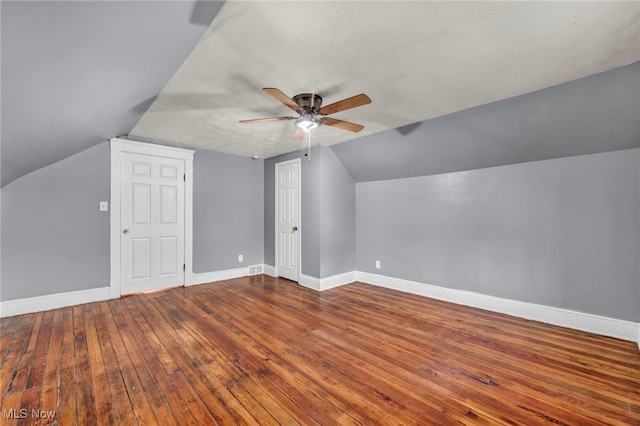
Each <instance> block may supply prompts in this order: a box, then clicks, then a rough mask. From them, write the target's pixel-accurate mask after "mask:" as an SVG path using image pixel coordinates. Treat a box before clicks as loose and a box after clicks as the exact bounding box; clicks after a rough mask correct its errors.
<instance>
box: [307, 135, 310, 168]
mask: <svg viewBox="0 0 640 426" xmlns="http://www.w3.org/2000/svg"><path fill="white" fill-rule="evenodd" d="M307 141H308V143H309V147H308V148H307V158H308V159H309V160H308V161H309V162H311V132H310V131H307Z"/></svg>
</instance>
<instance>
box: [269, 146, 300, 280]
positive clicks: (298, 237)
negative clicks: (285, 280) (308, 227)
mask: <svg viewBox="0 0 640 426" xmlns="http://www.w3.org/2000/svg"><path fill="white" fill-rule="evenodd" d="M295 163H298V187H297V190H298V194H297V197H296V198H297V206H296V209H297V214H298V228H299V229H298V231H297V232H296V238H297V246H298V252H297V262H296V263H297V271H296V272H297V280H296V281H297V282H300V277H301V275H302V231H303V229H302V166H301V162H300V159H299V158H295V159H293V160H288V161H282V162H280V163H276V164H275V166H274V168H275V230H274V246H275V247H274V250H275V252H274V262H273V263H275V268H274V275H275V276H276V277H277V276H279V273H278V253H279V250H280V244H279V240H280V239H279V238H278V217H279V212H280V203H279V201H280V200H279V198H280V197H279V194H278V168H279V167H281V166H287V165H290V164H295Z"/></svg>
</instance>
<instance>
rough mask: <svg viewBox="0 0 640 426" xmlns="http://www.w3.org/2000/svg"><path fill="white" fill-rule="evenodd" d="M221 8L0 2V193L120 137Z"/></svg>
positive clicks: (189, 3)
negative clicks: (26, 177)
mask: <svg viewBox="0 0 640 426" xmlns="http://www.w3.org/2000/svg"><path fill="white" fill-rule="evenodd" d="M221 5H222V2H209V1H203V2H197V1H158V2H151V1H118V2H112V1H96V2H88V1H68V2H60V1H41V2H37V1H15V2H13V1H4V0H3V1H2V2H1V3H0V13H1V15H2V16H1V20H2V46H1V50H2V130H1V138H2V153H1V154H2V186H5V185H6V184H8V183H10V182H11V181H13V180H15V179H17V178H19V177H21V176H23V175H25V174H27V173H30V172H32V171H34V170H37V169H39V168H41V167H44V166H47V165H49V164H52V163H54V162H56V161H59V160H61V159H63V158H66V157H68V156H70V155H72V154H75V153H77V152H79V151H82V150H84V149H87V148H89V147H91V146H94V145H97V144H99V143H101V142H104V141H105V140H106V139H109V138H112V137H114V136H118V135H123V134H127V133H129V131H130V130H131V129H132V128H133V126H134V125H135V124H136V122H137V121H138V120H139V119H140V117H141V116H142V114H143V113H144V112H145V111H146V109H147V107H148V106H149V105H150V104H151V101H152V100H153V99H154V98H155V96H156V95H157V94H158V93H159V92H160V90H161V89H162V88H163V87H164V85H165V84H166V83H167V81H169V79H170V78H171V76H172V75H173V74H174V73H175V71H176V69H178V67H179V66H180V65H181V64H182V62H183V61H184V59H185V58H186V57H187V56H188V54H189V53H190V52H191V50H192V49H193V46H194V45H195V44H196V42H197V41H198V39H199V38H200V37H201V36H202V34H203V33H204V31H205V30H206V28H207V26H208V25H209V24H210V23H211V20H212V19H213V17H214V16H215V14H216V13H217V12H218V10H219V9H220V7H221Z"/></svg>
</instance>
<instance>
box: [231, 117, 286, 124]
mask: <svg viewBox="0 0 640 426" xmlns="http://www.w3.org/2000/svg"><path fill="white" fill-rule="evenodd" d="M293 119H294V117H267V118H254V119H253V120H240V123H242V124H247V123H266V122H267V121H281V120H293Z"/></svg>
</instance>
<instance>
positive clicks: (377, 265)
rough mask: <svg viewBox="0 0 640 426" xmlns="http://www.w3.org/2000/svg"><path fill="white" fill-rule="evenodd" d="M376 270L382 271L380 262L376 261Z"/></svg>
mask: <svg viewBox="0 0 640 426" xmlns="http://www.w3.org/2000/svg"><path fill="white" fill-rule="evenodd" d="M376 269H380V261H379V260H376Z"/></svg>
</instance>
